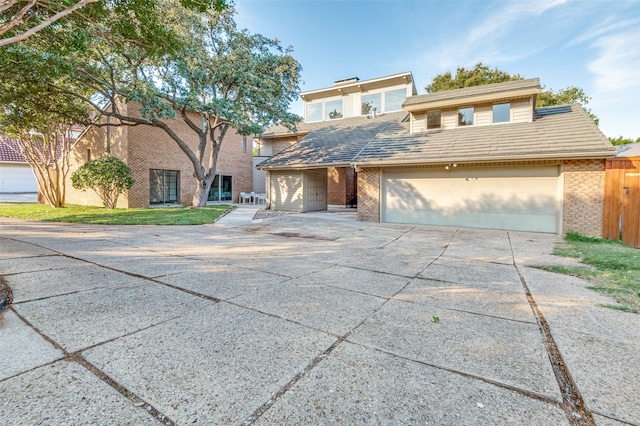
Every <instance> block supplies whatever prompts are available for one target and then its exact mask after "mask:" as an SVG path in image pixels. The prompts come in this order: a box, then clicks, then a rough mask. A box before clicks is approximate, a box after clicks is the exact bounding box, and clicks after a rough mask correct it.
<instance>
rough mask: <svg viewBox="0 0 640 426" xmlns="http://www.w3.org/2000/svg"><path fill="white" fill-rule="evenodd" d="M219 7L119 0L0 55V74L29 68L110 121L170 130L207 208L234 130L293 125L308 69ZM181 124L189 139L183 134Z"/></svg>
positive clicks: (192, 0) (191, 0)
mask: <svg viewBox="0 0 640 426" xmlns="http://www.w3.org/2000/svg"><path fill="white" fill-rule="evenodd" d="M185 3H186V4H188V5H190V6H194V5H195V9H194V8H187V7H184V6H183V4H185ZM220 4H224V3H223V2H220V1H218V0H214V1H208V2H204V3H202V2H198V1H197V0H188V1H187V0H180V1H179V0H156V1H151V0H137V1H136V2H133V4H129V2H124V3H122V4H121V3H115V4H114V5H112V6H110V7H106V8H105V9H104V10H100V13H97V12H96V17H97V18H96V19H95V20H94V21H91V22H82V23H81V24H78V23H75V24H74V25H75V31H62V29H61V28H58V27H55V28H54V27H52V28H51V29H50V31H46V32H45V31H43V32H41V33H39V34H38V36H39V37H37V38H35V37H34V40H33V41H32V42H29V43H28V44H23V43H20V45H21V46H19V48H18V47H16V48H13V46H9V47H11V49H8V51H6V52H1V51H0V64H2V63H6V64H10V65H7V66H6V67H4V66H3V65H0V79H1V78H2V77H3V76H4V75H7V74H8V75H10V74H12V72H14V73H15V71H18V73H17V74H20V73H23V72H27V69H31V70H32V71H31V73H33V74H36V75H37V78H38V79H39V80H40V81H42V82H46V81H48V82H49V83H48V84H47V83H41V84H44V85H45V86H46V88H45V89H44V90H46V91H48V92H50V93H57V94H63V95H69V96H73V97H76V98H77V99H80V100H82V101H83V102H85V103H86V104H87V105H90V106H91V107H92V108H94V110H95V111H96V113H98V114H99V116H109V117H112V118H113V119H114V120H111V124H112V125H147V126H154V127H158V128H160V129H162V130H164V131H165V132H166V134H167V135H168V136H169V137H170V138H171V139H172V140H173V141H174V142H175V143H176V144H177V145H178V146H179V147H180V149H181V150H182V151H183V152H184V153H185V155H186V156H187V157H188V158H189V160H190V161H191V163H192V165H193V168H194V180H193V185H194V193H195V195H194V199H193V201H192V205H193V206H202V205H204V204H205V203H206V199H207V194H208V191H209V188H210V185H211V183H212V182H213V179H214V177H215V174H216V163H217V158H218V153H219V151H220V146H221V144H222V142H223V141H224V139H225V135H226V134H227V132H228V131H229V129H232V128H233V129H235V130H237V131H238V132H239V133H240V134H242V135H251V134H254V133H261V132H262V131H263V129H264V128H266V127H268V126H270V125H272V124H276V123H280V124H283V125H285V126H288V127H293V126H294V125H295V123H296V122H297V120H298V117H297V116H295V115H293V114H291V113H289V112H288V106H289V104H290V102H292V101H293V100H295V98H296V97H297V94H298V92H299V81H300V69H301V68H300V65H299V64H298V62H297V61H296V60H295V59H294V58H293V57H292V56H291V50H290V49H289V48H283V47H282V46H281V45H280V43H279V42H278V41H277V40H273V39H269V38H267V37H264V36H262V35H260V34H251V33H249V32H248V31H246V30H239V29H238V28H237V27H236V24H235V22H234V20H233V14H234V13H235V12H234V10H233V7H231V6H225V7H223V8H221V7H220ZM100 5H102V4H100ZM203 10H204V11H203ZM98 18H99V19H98ZM64 25H65V24H64V23H63V24H62V25H61V26H64ZM43 46H50V47H51V48H50V49H48V50H47V49H44V48H43ZM2 56H4V57H5V58H7V59H8V58H9V57H11V61H10V62H4V58H3V57H2ZM3 67H4V68H5V70H4V71H3V70H2V68H3ZM122 101H124V103H125V104H127V108H122V107H121V105H123V102H122ZM129 101H135V102H136V103H137V105H141V107H140V108H135V107H133V105H136V104H132V103H131V102H129ZM127 102H128V103H127ZM104 105H108V106H107V107H106V108H103V106H104ZM177 122H182V123H183V125H185V124H186V126H187V127H188V128H189V129H191V131H192V136H190V137H185V136H184V133H182V132H176V131H175V126H176V123H177Z"/></svg>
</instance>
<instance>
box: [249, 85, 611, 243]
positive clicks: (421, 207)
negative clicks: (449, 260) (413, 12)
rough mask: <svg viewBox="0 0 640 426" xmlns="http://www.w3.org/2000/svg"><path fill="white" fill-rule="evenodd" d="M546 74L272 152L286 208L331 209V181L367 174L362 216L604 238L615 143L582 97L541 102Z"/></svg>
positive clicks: (332, 130) (438, 100)
mask: <svg viewBox="0 0 640 426" xmlns="http://www.w3.org/2000/svg"><path fill="white" fill-rule="evenodd" d="M540 91H541V88H540V83H539V80H538V79H537V78H534V79H527V80H518V81H512V82H506V83H498V84H491V85H485V86H478V87H470V88H465V89H458V90H451V91H447V92H438V93H431V94H425V95H417V96H409V97H408V98H407V99H406V100H405V101H404V103H403V112H401V113H394V114H382V115H380V114H378V115H376V116H375V117H372V118H369V119H367V118H365V117H353V118H343V119H342V120H335V121H332V122H329V123H325V125H324V126H323V127H322V128H318V129H314V130H312V131H310V132H309V133H307V134H306V135H305V136H304V137H303V138H301V139H300V140H299V142H297V143H296V144H295V145H292V146H290V147H289V148H287V149H285V150H284V151H282V152H280V153H279V154H277V155H274V156H273V157H271V158H269V159H267V160H266V161H265V162H263V163H262V164H261V165H260V166H259V167H260V168H261V169H263V170H265V171H266V172H267V182H268V183H267V189H268V194H267V199H268V203H269V205H270V206H271V207H272V208H274V209H285V210H299V211H309V210H323V209H326V208H327V203H326V202H324V201H323V198H326V193H327V190H326V186H325V187H324V188H325V191H324V194H323V192H322V188H323V187H322V184H321V183H320V182H321V181H322V180H323V179H326V177H327V176H328V170H329V169H330V168H332V167H336V166H337V165H338V164H340V165H344V164H347V163H348V164H349V165H350V166H351V168H353V169H354V170H355V171H356V172H357V179H358V183H357V200H358V202H357V204H358V211H357V212H358V219H359V220H365V221H375V222H389V223H406V224H425V225H436V226H461V227H469V228H487V229H503V230H514V231H533V232H546V233H563V232H566V231H569V230H574V231H578V232H583V233H586V234H590V235H602V226H603V199H604V176H605V159H606V158H610V157H613V156H614V155H615V148H614V147H613V146H612V145H611V143H610V142H609V140H608V139H607V138H606V137H605V136H604V135H603V134H602V132H600V130H599V129H598V127H597V126H596V125H595V123H594V122H593V120H592V119H591V118H590V117H589V116H588V115H587V114H586V112H585V111H584V110H583V109H582V108H581V107H580V106H579V105H565V106H558V107H548V108H538V109H536V108H535V101H536V95H537V94H538V93H540Z"/></svg>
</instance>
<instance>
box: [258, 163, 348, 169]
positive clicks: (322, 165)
mask: <svg viewBox="0 0 640 426" xmlns="http://www.w3.org/2000/svg"><path fill="white" fill-rule="evenodd" d="M350 166H351V163H350V162H340V163H311V164H304V163H296V164H289V165H286V166H260V165H258V166H256V169H258V170H264V171H269V170H306V169H326V168H328V167H350Z"/></svg>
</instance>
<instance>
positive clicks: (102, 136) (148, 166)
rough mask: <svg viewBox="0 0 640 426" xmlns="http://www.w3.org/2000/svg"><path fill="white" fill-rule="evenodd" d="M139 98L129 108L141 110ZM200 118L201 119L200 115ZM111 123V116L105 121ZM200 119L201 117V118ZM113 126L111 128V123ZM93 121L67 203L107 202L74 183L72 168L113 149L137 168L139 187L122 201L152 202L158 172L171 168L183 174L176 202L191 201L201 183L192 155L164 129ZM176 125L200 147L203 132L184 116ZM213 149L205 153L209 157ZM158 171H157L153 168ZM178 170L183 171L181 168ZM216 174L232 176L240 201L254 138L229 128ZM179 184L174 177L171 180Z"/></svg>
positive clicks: (74, 158)
mask: <svg viewBox="0 0 640 426" xmlns="http://www.w3.org/2000/svg"><path fill="white" fill-rule="evenodd" d="M137 106H138V105H137V104H136V103H134V102H130V103H128V104H126V105H122V108H123V109H129V111H135V110H136V108H137ZM194 119H195V120H198V118H197V116H195V115H194ZM102 122H103V123H105V122H106V121H105V119H103V121H102ZM196 122H197V121H196ZM109 127H110V128H109ZM109 127H107V126H91V127H89V128H88V129H87V130H86V131H85V132H84V133H83V134H82V135H81V136H80V138H79V139H78V141H77V142H76V143H75V145H74V146H73V151H72V155H71V172H70V173H69V176H68V180H67V203H69V204H80V205H102V201H101V200H100V199H99V198H98V196H97V195H96V194H95V193H94V192H93V191H91V190H87V191H78V190H76V189H74V188H73V187H72V186H71V174H72V173H73V172H74V171H75V170H77V169H78V168H79V167H80V166H81V165H83V164H84V163H86V162H87V161H89V160H91V159H95V158H99V157H101V156H103V155H106V154H107V152H108V148H109V150H110V153H111V155H113V156H115V157H117V158H119V159H120V160H122V161H124V162H125V163H126V164H127V165H128V166H129V167H130V168H131V171H132V174H133V178H134V180H135V183H134V184H133V187H132V188H131V189H130V190H129V191H127V192H126V193H124V194H122V195H121V196H120V198H119V199H118V207H119V208H120V207H121V208H133V207H148V206H150V205H151V204H152V200H151V183H150V179H151V176H152V173H154V174H155V175H154V176H157V174H158V173H159V171H168V172H170V173H171V176H173V177H177V182H176V184H177V188H176V189H177V194H176V196H175V197H174V198H172V203H176V204H183V205H190V204H191V201H192V198H193V194H194V188H195V185H196V182H195V178H194V177H193V165H192V164H191V162H190V161H189V159H188V157H187V155H186V154H185V153H184V152H183V151H182V150H181V149H180V148H179V147H178V145H177V144H176V142H175V141H173V140H172V139H171V138H170V137H169V136H168V135H167V134H166V133H165V132H164V131H163V130H162V129H159V128H156V127H152V126H148V125H137V126H116V125H112V126H109ZM170 127H171V128H172V129H173V131H175V132H176V134H178V135H179V136H180V137H181V138H183V140H186V141H188V144H189V145H190V146H191V147H192V148H193V149H194V150H195V147H196V146H197V143H198V138H197V135H196V134H195V133H194V132H193V130H191V129H189V128H188V126H187V124H186V123H184V122H183V121H182V120H179V119H176V120H170ZM207 155H208V150H207V152H206V153H205V158H206V156H207ZM152 171H153V172H152ZM176 172H177V173H176ZM216 174H218V175H223V176H227V177H230V178H225V179H229V180H230V181H231V182H232V191H230V197H231V200H228V201H227V202H231V201H233V202H237V201H238V197H239V193H240V192H245V191H246V192H250V191H251V188H252V179H253V165H252V152H251V143H250V141H247V138H246V137H243V136H241V135H239V134H237V133H236V132H235V131H234V130H233V129H229V131H228V132H227V134H226V135H225V139H224V141H223V143H222V146H221V147H220V152H219V156H218V161H217V165H216ZM171 185H173V183H171Z"/></svg>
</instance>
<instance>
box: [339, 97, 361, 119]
mask: <svg viewBox="0 0 640 426" xmlns="http://www.w3.org/2000/svg"><path fill="white" fill-rule="evenodd" d="M358 105H360V104H358ZM353 106H354V104H353V96H348V95H345V96H343V97H342V108H343V109H344V112H343V114H342V116H343V117H344V118H347V117H353V116H354V115H360V111H358V114H354V113H353Z"/></svg>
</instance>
